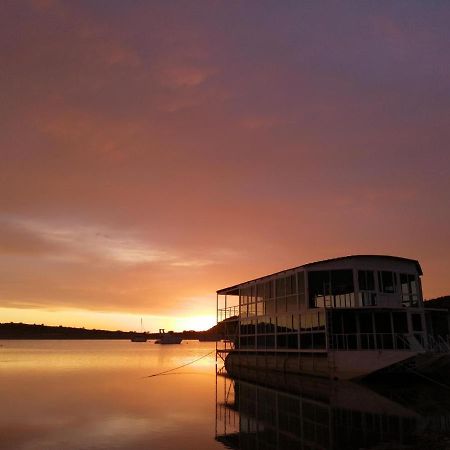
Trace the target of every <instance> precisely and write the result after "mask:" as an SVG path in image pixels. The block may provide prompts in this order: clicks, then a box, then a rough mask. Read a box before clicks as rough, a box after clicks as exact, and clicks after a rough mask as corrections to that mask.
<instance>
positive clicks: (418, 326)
mask: <svg viewBox="0 0 450 450" xmlns="http://www.w3.org/2000/svg"><path fill="white" fill-rule="evenodd" d="M411 318H412V326H413V330H414V331H422V316H421V315H420V314H413V315H412V316H411Z"/></svg>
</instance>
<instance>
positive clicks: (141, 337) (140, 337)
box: [131, 317, 147, 342]
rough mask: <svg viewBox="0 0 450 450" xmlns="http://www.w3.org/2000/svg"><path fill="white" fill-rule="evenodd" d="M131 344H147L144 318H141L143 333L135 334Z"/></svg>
mask: <svg viewBox="0 0 450 450" xmlns="http://www.w3.org/2000/svg"><path fill="white" fill-rule="evenodd" d="M131 342H147V335H146V334H145V333H144V331H143V329H142V317H141V332H140V333H133V335H132V336H131Z"/></svg>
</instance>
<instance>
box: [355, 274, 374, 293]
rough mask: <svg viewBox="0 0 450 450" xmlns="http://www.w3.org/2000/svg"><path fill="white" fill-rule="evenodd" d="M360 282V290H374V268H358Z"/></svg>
mask: <svg viewBox="0 0 450 450" xmlns="http://www.w3.org/2000/svg"><path fill="white" fill-rule="evenodd" d="M358 284H359V290H360V291H374V290H375V279H374V276H373V270H358Z"/></svg>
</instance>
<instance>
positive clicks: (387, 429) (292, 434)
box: [0, 341, 450, 450]
mask: <svg viewBox="0 0 450 450" xmlns="http://www.w3.org/2000/svg"><path fill="white" fill-rule="evenodd" d="M214 350H215V344H214V343H199V342H195V341H185V342H183V343H182V344H181V345H173V346H160V345H155V344H153V343H150V342H148V343H131V342H128V341H0V402H1V403H0V405H1V408H0V449H2V450H3V449H8V450H74V449H77V450H78V449H84V450H99V449H105V450H106V449H127V450H138V449H155V450H159V449H168V450H172V449H173V450H174V449H177V450H180V449H182V450H189V449H196V450H206V449H208V450H209V449H212V450H214V449H224V448H233V449H239V450H254V449H258V450H290V449H303V450H308V449H324V450H325V449H346V450H353V449H355V450H357V449H384V450H387V449H398V448H402V449H405V448H409V449H419V448H420V449H434V450H438V449H450V433H449V431H450V388H448V387H442V386H439V385H436V384H435V383H430V382H427V383H425V384H423V383H419V384H417V383H414V384H412V385H410V384H406V383H403V381H404V380H403V379H402V380H400V383H396V384H395V385H392V384H390V385H389V386H386V385H384V384H382V383H378V384H376V385H373V384H371V385H370V386H369V385H367V384H358V383H350V382H334V381H330V380H325V379H320V378H305V377H299V376H293V375H288V374H277V373H273V372H272V373H266V372H264V371H261V370H259V371H257V370H248V369H247V370H246V369H243V370H241V371H240V373H239V377H240V380H239V381H238V380H234V379H232V378H230V377H227V376H223V375H224V374H223V372H221V371H220V370H219V375H217V376H216V365H215V356H214V354H211V355H209V356H207V357H205V358H203V359H201V360H200V361H198V362H196V363H195V364H193V365H189V366H187V367H184V368H181V369H179V370H177V371H175V372H174V373H173V374H168V375H163V376H158V377H154V378H145V377H146V376H148V375H151V374H154V373H157V372H161V371H164V370H166V369H170V368H173V367H177V366H180V365H182V364H185V363H188V362H190V361H193V360H195V359H197V358H199V357H201V356H203V355H205V354H207V353H209V352H213V351H214ZM218 368H219V369H220V364H219V365H218ZM287 387H289V389H287Z"/></svg>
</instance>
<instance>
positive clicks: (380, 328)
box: [375, 312, 391, 333]
mask: <svg viewBox="0 0 450 450" xmlns="http://www.w3.org/2000/svg"><path fill="white" fill-rule="evenodd" d="M375 330H376V332H377V333H391V316H390V314H389V313H388V312H377V313H375Z"/></svg>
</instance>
